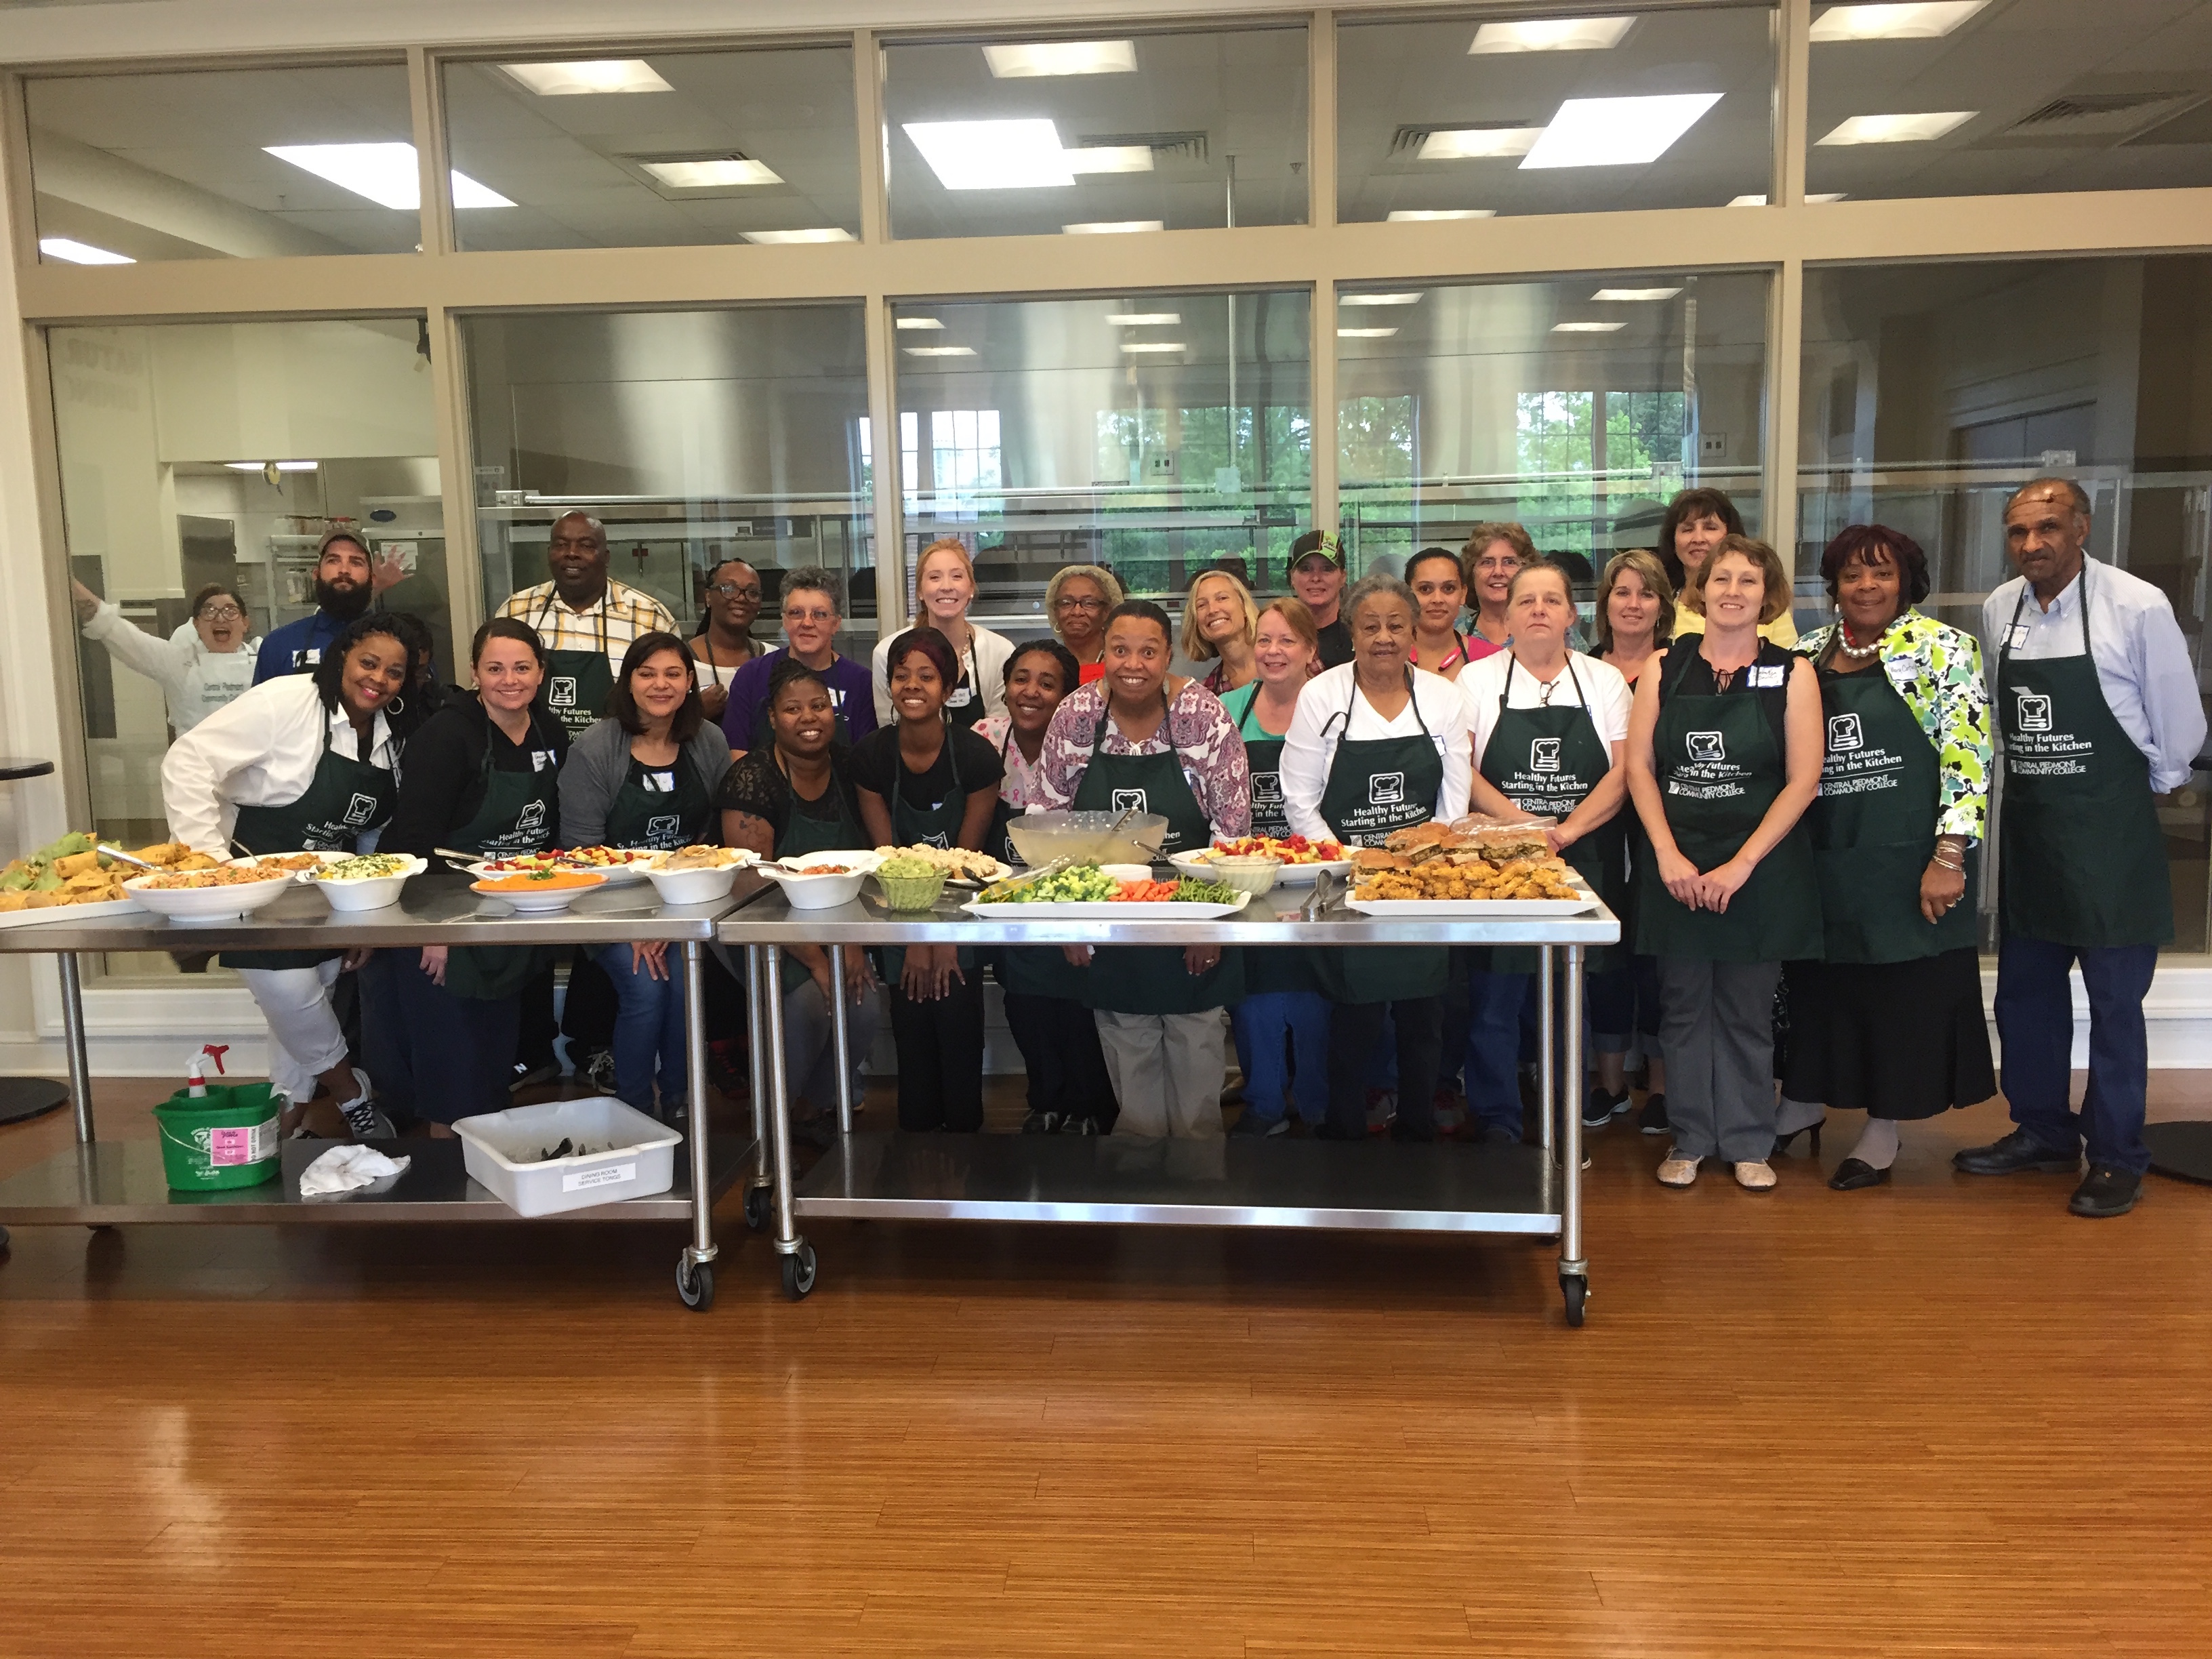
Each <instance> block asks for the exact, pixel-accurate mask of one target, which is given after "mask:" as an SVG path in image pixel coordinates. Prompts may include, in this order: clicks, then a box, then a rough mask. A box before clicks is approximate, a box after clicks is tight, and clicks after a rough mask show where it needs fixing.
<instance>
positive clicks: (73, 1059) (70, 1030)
mask: <svg viewBox="0 0 2212 1659" xmlns="http://www.w3.org/2000/svg"><path fill="white" fill-rule="evenodd" d="M54 959H55V961H57V962H58V963H60V964H61V970H62V1041H63V1042H64V1044H66V1045H67V1047H68V1048H69V1074H70V1103H71V1105H72V1107H73V1108H74V1109H75V1111H76V1144H77V1145H78V1146H91V1145H92V1142H93V1128H92V1062H91V1060H89V1059H88V1057H87V1056H86V1054H85V1048H84V981H83V978H82V975H79V974H78V972H77V961H76V952H75V951H62V952H61V953H60V954H59V955H58V956H57V957H55V958H54Z"/></svg>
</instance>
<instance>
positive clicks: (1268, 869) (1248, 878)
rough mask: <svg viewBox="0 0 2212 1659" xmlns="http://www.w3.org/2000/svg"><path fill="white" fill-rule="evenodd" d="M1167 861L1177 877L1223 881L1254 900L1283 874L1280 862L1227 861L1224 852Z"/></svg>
mask: <svg viewBox="0 0 2212 1659" xmlns="http://www.w3.org/2000/svg"><path fill="white" fill-rule="evenodd" d="M1168 862H1169V863H1170V864H1172V865H1173V866H1175V868H1176V873H1177V874H1179V875H1185V876H1188V877H1190V878H1192V879H1194V880H1196V881H1223V882H1227V883H1228V884H1229V885H1230V886H1231V887H1233V888H1235V889H1236V890H1237V891H1238V892H1240V893H1249V894H1251V895H1252V896H1253V897H1255V898H1257V897H1258V896H1260V895H1261V894H1262V893H1266V892H1270V891H1272V890H1273V888H1274V885H1275V882H1276V880H1277V878H1279V877H1280V876H1281V875H1282V873H1283V861H1282V860H1280V859H1271V858H1267V857H1264V856H1262V857H1256V858H1231V857H1230V856H1229V855H1228V854H1225V853H1216V854H1213V855H1212V857H1211V858H1206V859H1200V860H1196V861H1191V860H1184V859H1179V858H1177V859H1170V860H1168Z"/></svg>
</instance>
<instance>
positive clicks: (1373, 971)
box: [1283, 575, 1473, 1140]
mask: <svg viewBox="0 0 2212 1659" xmlns="http://www.w3.org/2000/svg"><path fill="white" fill-rule="evenodd" d="M1345 611H1346V616H1347V617H1349V618H1350V622H1351V629H1352V660H1351V661H1350V662H1348V663H1346V664H1344V665H1342V666H1340V667H1337V668H1331V669H1328V670H1326V671H1323V672H1322V673H1321V674H1319V675H1317V676H1316V677H1315V678H1313V679H1312V680H1310V681H1309V682H1308V683H1307V684H1306V688H1305V690H1304V691H1303V692H1301V693H1300V694H1299V696H1298V707H1297V714H1295V715H1294V716H1293V717H1292V718H1291V729H1290V732H1289V733H1288V734H1287V736H1286V737H1285V739H1284V743H1283V794H1284V798H1285V801H1286V802H1287V805H1288V809H1289V816H1290V821H1291V829H1293V830H1294V831H1296V832H1297V834H1299V835H1302V836H1316V837H1317V836H1333V837H1334V838H1335V839H1336V840H1338V841H1340V842H1343V843H1344V844H1345V845H1346V847H1379V846H1381V845H1382V844H1383V838H1384V837H1385V836H1389V834H1390V832H1391V831H1393V830H1395V829H1411V828H1412V827H1413V826H1414V825H1416V824H1421V823H1428V822H1429V821H1430V820H1431V819H1432V818H1440V819H1444V820H1447V821H1449V819H1452V818H1455V817H1459V816H1460V815H1461V814H1462V813H1464V812H1465V811H1467V802H1468V777H1469V775H1470V772H1471V771H1472V768H1473V762H1472V756H1471V751H1470V749H1469V746H1468V708H1467V699H1466V698H1465V697H1464V696H1462V695H1461V694H1460V689H1459V687H1458V686H1456V685H1455V684H1452V682H1451V681H1449V680H1448V679H1445V678H1443V676H1442V675H1440V674H1431V672H1429V671H1428V670H1427V669H1425V668H1415V667H1413V665H1412V664H1411V663H1410V662H1409V661H1408V660H1407V657H1408V654H1409V653H1411V651H1412V649H1413V614H1414V605H1413V591H1412V590H1411V589H1410V588H1408V587H1407V586H1406V584H1405V583H1403V582H1401V581H1400V580H1398V579H1397V578H1396V577H1395V576H1384V575H1368V576H1364V577H1362V578H1361V579H1360V580H1359V581H1358V583H1357V584H1355V585H1354V586H1353V587H1352V592H1351V593H1350V594H1349V595H1348V596H1347V597H1346V600H1345ZM1314 965H1315V968H1316V971H1317V972H1318V973H1319V975H1320V976H1321V981H1322V991H1323V993H1324V994H1326V995H1327V996H1328V998H1329V1000H1330V1001H1331V1002H1332V1003H1333V1004H1334V1007H1333V1009H1332V1010H1331V1012H1330V1015H1329V1025H1328V1121H1327V1122H1326V1123H1324V1124H1323V1125H1322V1127H1321V1130H1320V1132H1319V1133H1321V1135H1322V1137H1323V1138H1325V1139H1331V1140H1361V1139H1365V1138H1366V1134H1367V1121H1366V1111H1365V1106H1366V1073H1367V1061H1368V1057H1369V1055H1370V1053H1371V1051H1372V1050H1373V1049H1374V1048H1375V1046H1376V1043H1377V1042H1380V1041H1381V1039H1382V1036H1383V1020H1384V1018H1385V1017H1386V1016H1387V1017H1388V1018H1389V1020H1390V1021H1391V1023H1392V1024H1394V1025H1395V1027H1396V1029H1397V1048H1398V1116H1397V1121H1396V1122H1395V1124H1393V1125H1392V1128H1391V1133H1393V1134H1394V1135H1395V1136H1396V1137H1397V1139H1401V1140H1433V1139H1436V1135H1437V1126H1436V1088H1437V1073H1438V1070H1439V1062H1440V1060H1441V1058H1442V1054H1443V993H1444V981H1445V979H1446V976H1447V975H1448V973H1449V956H1448V955H1447V953H1446V951H1445V949H1444V947H1443V945H1354V946H1346V947H1342V948H1335V947H1332V948H1328V949H1325V950H1321V951H1316V952H1315V953H1314Z"/></svg>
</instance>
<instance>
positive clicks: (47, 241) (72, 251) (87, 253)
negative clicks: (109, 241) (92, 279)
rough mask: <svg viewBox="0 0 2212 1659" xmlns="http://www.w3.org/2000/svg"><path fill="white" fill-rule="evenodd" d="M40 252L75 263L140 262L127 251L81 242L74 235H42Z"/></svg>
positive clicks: (123, 263) (116, 263)
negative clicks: (117, 250)
mask: <svg viewBox="0 0 2212 1659" xmlns="http://www.w3.org/2000/svg"><path fill="white" fill-rule="evenodd" d="M39 252H41V253H43V254H45V255H46V258H49V259H66V260H68V261H69V262H70V264H73V265H135V264H137V263H138V262H137V260H136V259H134V258H131V256H130V255H129V254H127V253H113V252H109V251H108V250H107V249H106V248H104V247H94V246H93V245H92V244H91V243H89V242H80V241H78V240H76V238H75V237H73V236H41V237H40V238H39Z"/></svg>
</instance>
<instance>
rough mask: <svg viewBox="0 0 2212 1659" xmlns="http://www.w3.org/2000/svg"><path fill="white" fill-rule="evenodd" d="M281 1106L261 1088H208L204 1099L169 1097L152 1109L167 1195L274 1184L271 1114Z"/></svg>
mask: <svg viewBox="0 0 2212 1659" xmlns="http://www.w3.org/2000/svg"><path fill="white" fill-rule="evenodd" d="M283 1106H284V1099H283V1096H281V1095H279V1094H278V1093H277V1092H276V1090H274V1089H272V1088H270V1086H269V1085H267V1084H265V1083H210V1084H209V1085H207V1095H206V1097H204V1098H199V1097H194V1096H191V1095H189V1094H185V1093H182V1092H179V1093H177V1094H173V1095H171V1096H170V1097H168V1099H167V1100H165V1101H163V1102H162V1103H161V1104H160V1105H159V1106H156V1107H155V1109H154V1120H155V1122H157V1123H159V1124H160V1125H161V1169H162V1171H163V1173H165V1174H166V1175H167V1176H168V1177H169V1188H170V1190H171V1191H173V1192H180V1193H206V1192H215V1191H217V1190H219V1189H221V1188H225V1187H258V1186H259V1185H260V1184H261V1183H262V1182H264V1181H274V1180H275V1179H276V1170H277V1168H278V1164H279V1161H280V1160H279V1159H278V1157H277V1152H276V1148H277V1140H276V1115H277V1113H278V1112H280V1111H282V1110H283Z"/></svg>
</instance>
